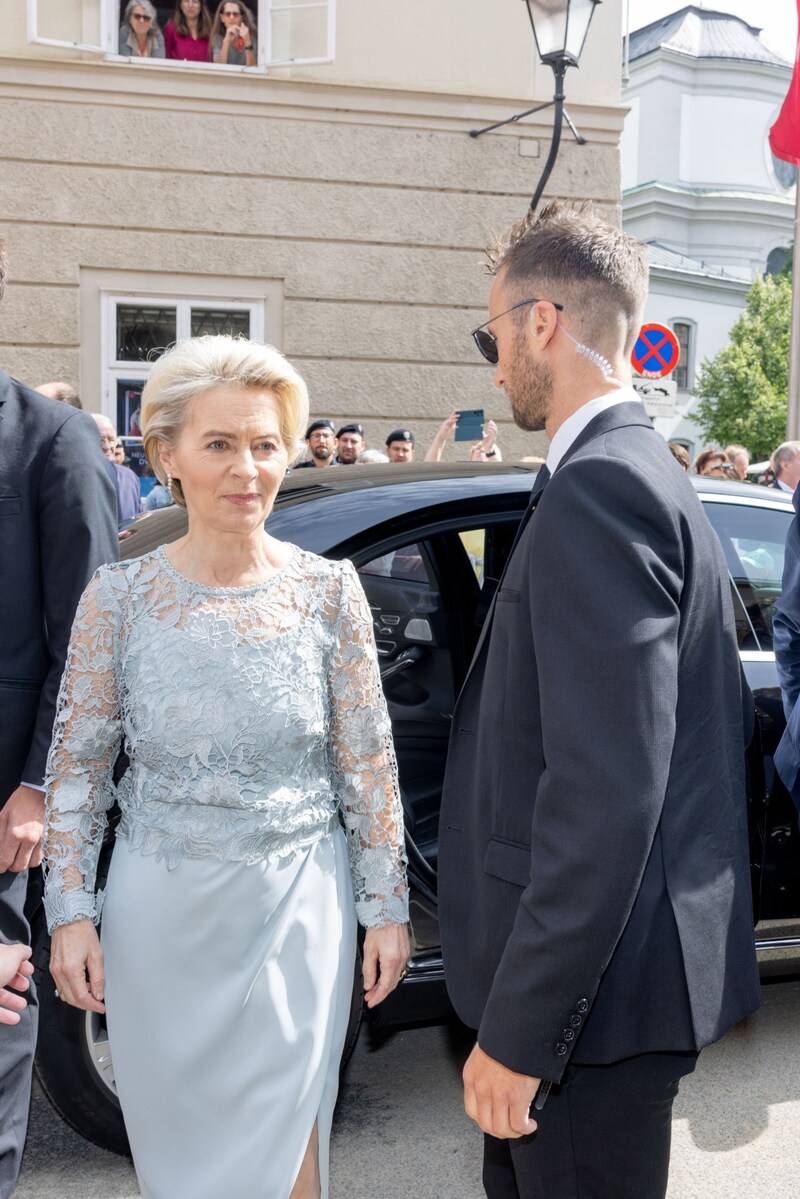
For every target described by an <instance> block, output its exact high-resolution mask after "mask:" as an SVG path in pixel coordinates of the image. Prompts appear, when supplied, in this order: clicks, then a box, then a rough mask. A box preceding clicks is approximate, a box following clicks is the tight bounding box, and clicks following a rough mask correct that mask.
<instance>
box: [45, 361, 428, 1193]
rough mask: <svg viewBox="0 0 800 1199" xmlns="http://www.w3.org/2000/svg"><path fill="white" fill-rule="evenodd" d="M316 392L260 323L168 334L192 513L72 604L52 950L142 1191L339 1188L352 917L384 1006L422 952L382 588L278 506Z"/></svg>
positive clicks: (373, 989) (183, 486) (161, 383)
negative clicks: (100, 880)
mask: <svg viewBox="0 0 800 1199" xmlns="http://www.w3.org/2000/svg"><path fill="white" fill-rule="evenodd" d="M307 419H308V399H307V395H306V388H305V385H304V383H303V380H302V379H301V378H300V376H299V375H298V374H297V372H296V371H295V370H294V368H293V367H292V366H290V364H289V363H288V362H287V361H286V360H285V359H284V358H283V357H282V356H281V355H280V354H279V353H278V352H277V351H276V350H273V349H271V348H270V347H268V346H263V345H257V344H255V343H252V342H247V341H244V340H234V339H232V338H229V337H202V338H196V339H193V340H190V341H187V342H183V343H181V344H179V345H177V346H176V347H175V348H174V349H172V350H170V351H168V352H167V353H166V354H165V355H164V356H163V358H161V359H160V360H159V361H158V362H157V363H156V365H155V366H154V368H153V370H152V372H151V375H150V378H149V380H148V383H147V386H146V387H145V390H144V393H143V396H142V434H143V438H144V445H145V449H146V452H147V456H148V459H149V461H150V463H151V465H152V467H153V469H154V470H155V472H156V473H157V475H158V477H159V479H160V480H161V481H162V482H164V483H165V485H166V486H167V487H168V488H169V490H170V492H171V494H172V496H173V497H174V499H175V500H176V502H177V503H179V504H183V505H185V507H186V509H187V513H188V518H189V519H188V532H187V533H186V535H185V536H184V537H182V538H181V539H180V540H178V541H175V542H173V543H171V544H170V545H168V546H162V547H161V548H160V549H158V550H156V551H154V552H153V553H150V554H146V555H145V556H144V557H142V558H139V559H136V560H133V561H130V562H124V563H120V564H115V565H114V566H110V567H103V568H101V569H100V570H99V571H98V572H97V574H96V575H95V576H94V578H93V579H92V581H91V583H90V584H89V586H88V588H87V590H86V592H85V594H84V597H83V600H82V602H81V605H80V608H79V610H78V615H77V617H76V620H75V625H74V628H73V634H72V641H71V645H70V653H69V659H68V663H67V668H66V671H65V674H64V679H63V682H62V688H61V695H60V700H59V707H58V714H57V717H56V724H55V732H54V739H53V745H52V748H51V751H50V760H49V771H48V784H47V785H48V814H47V825H46V834H45V845H46V848H45V857H46V863H47V879H46V899H45V902H46V907H47V914H48V921H49V925H50V928H51V930H52V955H51V970H52V972H53V975H54V978H55V980H56V985H57V988H58V992H59V994H60V996H61V998H62V999H63V1000H64V1001H65V1002H67V1003H71V1004H74V1005H75V1006H77V1007H80V1008H84V1009H85V1010H87V1011H93V1012H103V1011H107V1020H108V1031H109V1037H110V1043H111V1050H112V1054H113V1058H114V1069H115V1075H116V1081H117V1087H118V1091H119V1097H120V1102H121V1104H122V1110H123V1114H124V1116H125V1121H126V1125H127V1129H128V1134H129V1138H130V1143H131V1148H132V1151H133V1158H134V1162H135V1165H136V1169H137V1172H138V1177H139V1185H140V1187H141V1191H142V1195H143V1196H146V1197H147V1199H220V1196H222V1195H227V1194H237V1195H241V1196H246V1197H247V1199H260V1197H263V1199H267V1197H269V1199H290V1197H291V1199H319V1197H320V1196H321V1197H322V1199H325V1196H327V1194H328V1142H329V1134H330V1127H331V1119H332V1116H333V1106H334V1101H335V1097H336V1089H337V1078H338V1069H339V1062H340V1058H341V1053H342V1046H343V1040H344V1036H345V1030H346V1026H347V1019H348V1010H349V1004H350V995H351V988H352V970H353V961H354V954H355V943H356V941H355V937H356V917H358V919H359V920H360V921H361V923H362V924H363V925H365V926H366V929H367V932H366V940H365V945H364V987H365V996H366V1002H367V1004H368V1005H369V1006H370V1007H372V1006H374V1005H375V1004H377V1003H380V1002H381V1000H382V999H384V998H385V997H386V995H387V994H388V993H389V992H390V991H391V990H392V989H393V988H394V987H395V986H396V984H397V982H398V981H399V979H400V977H401V973H402V971H403V969H404V967H405V962H406V959H407V957H408V950H409V945H408V935H407V930H406V920H407V908H408V902H407V885H406V878H405V860H404V849H403V822H402V809H401V805H400V799H399V794H398V788H397V773H396V766H395V759H394V753H393V748H392V740H391V726H390V723H389V718H388V715H387V712H386V706H385V702H384V699H383V693H382V689H381V682H380V675H379V670H378V665H377V659H376V654H375V647H374V642H373V638H372V619H371V615H370V610H369V606H368V604H367V602H366V599H365V597H364V593H363V591H362V589H361V586H360V583H359V581H358V577H357V575H356V573H355V571H354V569H353V567H352V566H351V565H350V564H349V563H348V562H328V561H326V560H324V559H322V558H318V557H317V556H316V555H314V554H310V553H306V552H305V551H303V550H300V549H298V548H297V547H295V546H292V545H288V544H286V543H285V542H281V541H277V540H276V539H275V538H274V537H271V536H270V535H269V534H268V533H267V532H265V529H264V521H265V519H266V517H267V516H268V515H269V512H270V510H271V509H272V505H273V501H274V499H275V495H276V493H277V491H278V488H279V486H280V483H281V480H282V479H283V477H284V474H285V472H286V467H287V464H288V463H289V462H290V461H292V460H293V458H294V457H295V456H296V454H297V452H298V450H299V448H300V444H301V442H300V436H301V433H302V431H303V430H304V428H305V425H306V422H307ZM121 746H124V748H125V750H126V752H127V754H128V757H129V759H130V763H131V765H130V769H129V770H128V772H127V774H126V775H125V777H124V779H123V780H122V782H121V783H120V785H119V786H118V787H117V788H116V789H115V787H114V786H113V784H112V770H113V766H114V761H115V759H116V756H117V753H118V751H119V749H120V747H121ZM114 799H118V801H119V804H120V807H121V810H122V816H121V821H120V825H119V829H118V832H117V844H116V847H115V850H114V855H113V858H112V862H111V869H110V873H109V879H108V885H107V890H106V896H105V903H104V907H103V929H102V948H101V943H100V941H99V939H98V935H97V932H96V929H95V924H96V922H97V919H98V916H99V909H100V897H95V894H94V875H95V868H96V862H97V853H98V849H99V846H100V842H101V840H102V837H103V832H104V828H105V824H106V811H107V809H108V808H109V807H110V806H111V804H112V803H113V801H114ZM348 851H349V854H348Z"/></svg>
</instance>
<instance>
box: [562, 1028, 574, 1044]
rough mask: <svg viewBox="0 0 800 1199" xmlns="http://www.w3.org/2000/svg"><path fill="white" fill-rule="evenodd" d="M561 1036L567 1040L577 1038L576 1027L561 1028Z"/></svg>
mask: <svg viewBox="0 0 800 1199" xmlns="http://www.w3.org/2000/svg"><path fill="white" fill-rule="evenodd" d="M561 1036H562V1037H563V1039H564V1040H565V1041H574V1040H575V1029H574V1028H564V1029H562V1030H561Z"/></svg>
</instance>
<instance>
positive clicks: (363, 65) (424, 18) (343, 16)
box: [0, 0, 622, 104]
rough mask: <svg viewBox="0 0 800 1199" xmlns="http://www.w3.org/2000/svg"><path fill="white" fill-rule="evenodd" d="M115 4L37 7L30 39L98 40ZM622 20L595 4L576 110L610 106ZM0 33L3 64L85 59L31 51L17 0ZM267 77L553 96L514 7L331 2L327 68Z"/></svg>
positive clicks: (614, 8) (81, 1) (107, 0)
mask: <svg viewBox="0 0 800 1199" xmlns="http://www.w3.org/2000/svg"><path fill="white" fill-rule="evenodd" d="M121 2H122V5H123V7H124V2H125V0H121ZM114 4H115V0H38V13H39V32H40V34H45V35H47V36H49V37H52V38H64V39H67V40H71V41H83V42H92V43H93V42H95V41H99V39H100V25H101V22H100V13H101V8H102V7H104V6H106V7H108V6H109V5H110V7H111V13H112V15H113V14H114V13H116V11H117V10H116V8H115V7H114ZM211 7H212V8H213V7H214V4H213V0H212V4H211ZM621 13H622V0H604V2H603V3H602V4H599V5H598V6H597V10H596V12H595V14H594V16H593V18H592V25H591V29H590V32H589V38H588V40H587V44H586V51H585V53H584V55H583V61H582V63H581V67H580V69H579V70H577V71H572V72H571V73H570V74H569V76H568V83H567V88H568V91H569V95H570V97H571V98H572V99H573V101H574V102H575V103H594V104H616V103H618V102H619V94H620V73H621V65H620V57H621V50H620V46H621V28H622V16H621ZM111 24H114V21H111ZM0 29H2V30H3V39H2V48H3V53H4V54H6V55H8V56H9V57H19V56H23V55H26V56H34V57H42V58H46V59H52V58H64V57H67V58H70V59H73V60H75V59H77V60H80V59H81V58H83V59H90V58H91V56H89V55H81V54H79V53H76V52H75V51H71V50H58V49H55V48H53V47H49V46H40V45H37V46H30V45H29V44H28V41H27V32H26V29H27V21H26V4H25V0H0ZM212 69H213V68H212ZM271 73H272V74H274V75H275V76H276V77H279V78H288V77H291V78H295V79H305V80H310V81H312V82H314V83H336V84H346V85H347V86H356V87H379V88H385V87H388V88H401V89H404V90H405V89H412V90H419V91H428V92H431V91H435V92H454V93H460V94H464V95H474V96H489V97H497V96H514V97H516V98H520V97H522V98H523V99H526V98H527V99H530V98H531V97H537V98H539V99H547V98H549V96H550V95H551V94H552V73H551V71H550V69H549V67H544V66H542V65H541V64H540V63H539V60H538V57H537V55H536V51H535V46H534V41H533V37H532V35H531V32H530V25H529V23H528V17H527V14H526V11H525V5H524V4H523V3H522V0H403V3H402V4H398V3H397V2H396V0H337V4H336V57H335V60H334V62H332V63H330V64H325V65H315V66H307V67H297V68H293V69H292V70H287V69H285V68H273V70H272V72H271Z"/></svg>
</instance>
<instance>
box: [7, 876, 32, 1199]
mask: <svg viewBox="0 0 800 1199" xmlns="http://www.w3.org/2000/svg"><path fill="white" fill-rule="evenodd" d="M27 887H28V872H27V870H23V871H22V872H21V873H20V874H12V873H10V872H8V873H6V874H0V941H2V942H4V943H5V944H7V945H8V944H11V943H12V942H14V941H25V942H26V944H30V928H29V926H28V922H27V920H26V919H25V915H24V907H25V895H26V892H27ZM26 998H27V1000H28V1006H27V1008H26V1009H25V1011H24V1012H21V1013H20V1022H19V1024H12V1025H5V1024H2V1025H0V1199H8V1197H9V1196H10V1195H11V1193H12V1191H13V1190H14V1187H15V1186H16V1183H17V1176H18V1174H19V1168H20V1164H21V1162H22V1150H23V1148H24V1146H25V1135H26V1133H27V1131H28V1111H29V1108H30V1103H31V1074H32V1071H33V1054H34V1050H35V1049H36V1023H37V1010H36V997H35V994H34V989H33V983H32V982H31V989H30V990H29V991H27V992H26Z"/></svg>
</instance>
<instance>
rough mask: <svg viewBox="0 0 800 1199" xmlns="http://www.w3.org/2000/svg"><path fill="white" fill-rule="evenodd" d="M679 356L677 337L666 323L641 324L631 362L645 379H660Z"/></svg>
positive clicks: (666, 373)
mask: <svg viewBox="0 0 800 1199" xmlns="http://www.w3.org/2000/svg"><path fill="white" fill-rule="evenodd" d="M680 356H681V351H680V346H679V345H678V339H677V337H676V336H675V334H674V333H673V332H672V330H671V329H668V328H667V326H666V325H655V324H652V325H642V327H641V329H640V331H639V337H638V338H637V341H636V345H635V346H634V347H633V352H632V354H631V362H632V363H633V369H634V370H635V371H636V373H637V374H638V375H643V376H644V378H645V379H661V378H663V376H664V375H668V374H669V373H670V371H672V370H674V369H675V367H676V366H677V365H678V359H679V358H680Z"/></svg>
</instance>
